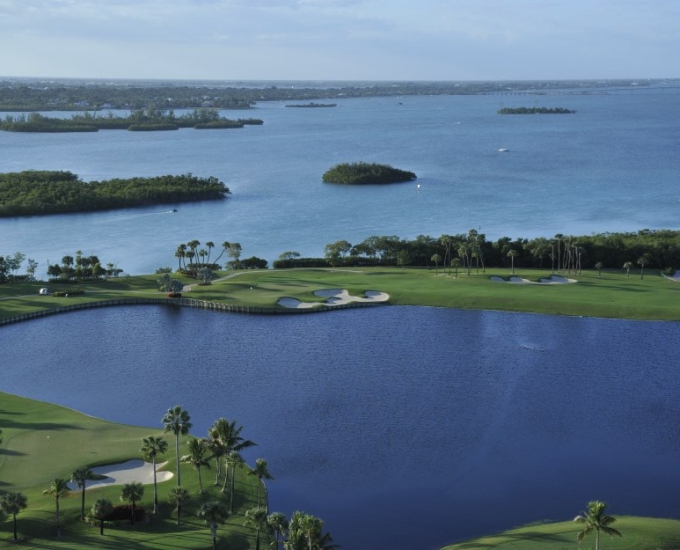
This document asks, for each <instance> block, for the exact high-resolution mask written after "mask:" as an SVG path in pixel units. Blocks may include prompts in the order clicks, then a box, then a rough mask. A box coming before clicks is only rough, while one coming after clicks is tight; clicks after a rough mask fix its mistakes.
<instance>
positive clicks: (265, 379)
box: [0, 90, 680, 550]
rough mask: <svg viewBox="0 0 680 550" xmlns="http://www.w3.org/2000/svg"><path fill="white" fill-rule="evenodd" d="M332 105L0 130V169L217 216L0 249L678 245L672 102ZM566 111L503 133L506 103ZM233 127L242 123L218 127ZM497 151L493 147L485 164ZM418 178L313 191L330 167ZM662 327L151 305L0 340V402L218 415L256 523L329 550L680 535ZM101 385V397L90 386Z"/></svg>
mask: <svg viewBox="0 0 680 550" xmlns="http://www.w3.org/2000/svg"><path fill="white" fill-rule="evenodd" d="M337 103H338V107H337V108H335V109H285V108H284V107H283V103H269V104H260V105H259V106H258V109H257V110H256V111H253V112H251V113H248V114H249V115H252V116H256V117H259V118H262V119H263V120H264V121H265V124H264V125H263V126H254V127H247V128H244V129H242V130H234V131H225V132H218V131H213V132H208V131H206V132H198V131H193V130H180V131H177V132H163V133H157V134H156V133H128V132H116V131H108V132H107V131H102V132H99V133H97V134H87V135H82V134H65V135H35V134H11V133H5V132H0V171H2V172H6V171H18V170H26V169H61V170H71V171H73V172H75V173H77V174H79V175H80V176H81V177H82V178H83V179H85V180H95V179H106V178H112V177H128V176H153V175H158V174H166V173H184V172H192V173H194V174H197V175H202V176H208V175H214V176H217V177H219V178H220V179H221V180H222V181H224V182H225V183H226V184H227V185H228V186H229V187H230V188H231V190H232V191H233V196H232V197H231V198H230V199H229V200H227V201H225V202H221V203H203V204H193V205H177V206H178V210H179V211H178V212H177V213H176V214H172V213H171V212H170V210H171V206H175V205H170V206H168V207H154V208H144V209H134V210H123V211H112V212H105V213H97V214H83V215H71V216H50V217H40V218H38V217H35V218H22V219H12V220H7V219H4V220H0V254H6V253H13V252H15V251H21V252H23V253H25V254H27V256H28V257H30V258H34V259H36V260H37V261H38V262H40V264H41V269H43V270H44V269H45V265H46V262H47V260H50V261H51V262H52V263H54V262H57V261H59V260H60V259H61V257H62V256H64V255H67V254H68V255H73V254H74V253H75V251H76V250H82V251H83V253H84V254H85V255H91V254H96V255H98V256H99V257H100V259H101V260H102V261H103V262H104V263H108V262H113V263H116V264H117V265H118V267H119V268H121V269H123V270H124V271H126V272H128V273H133V274H134V273H148V272H151V271H153V270H155V269H156V268H158V267H161V266H174V265H175V258H174V255H173V254H174V250H175V248H176V247H177V245H178V244H179V243H182V242H187V241H189V240H191V239H198V240H200V241H202V242H205V241H208V240H212V241H214V242H215V243H221V242H223V241H225V240H228V241H238V242H240V243H241V244H242V246H243V257H249V256H251V255H255V256H259V257H264V258H266V259H268V260H270V261H272V260H274V259H275V258H276V257H277V256H278V255H279V254H280V253H281V252H283V251H287V250H294V251H298V252H300V253H301V254H302V255H303V256H318V255H322V254H323V247H324V245H325V244H327V243H330V242H334V241H337V240H339V239H346V240H349V241H350V242H352V243H353V244H356V243H358V242H361V241H362V240H364V239H365V238H367V237H369V236H372V235H397V236H399V237H402V238H413V237H416V236H417V235H419V234H425V235H431V236H434V237H437V236H439V235H441V234H443V233H448V234H452V233H460V232H467V230H468V229H470V228H479V229H480V230H481V232H482V233H486V235H487V236H488V237H489V238H493V239H495V238H498V237H500V236H504V235H507V236H510V237H513V238H515V237H528V238H531V237H535V236H552V235H554V234H556V233H564V234H575V235H578V234H589V233H592V232H603V231H636V230H639V229H643V228H673V229H677V227H678V226H677V223H678V221H677V220H678V219H680V217H679V215H678V214H679V209H680V198H679V197H678V195H677V184H678V174H679V173H680V155H678V154H677V144H678V143H680V127H679V126H678V124H677V120H679V119H680V95H679V94H677V93H674V92H672V91H670V92H669V91H663V90H661V91H650V92H646V93H640V94H636V93H633V94H614V95H588V96H586V95H548V96H544V97H538V98H537V97H536V96H470V97H464V96H461V97H404V98H398V99H397V98H364V99H346V100H338V102H337ZM534 104H538V105H545V106H547V107H567V108H571V109H576V110H577V111H578V112H577V114H574V115H562V116H500V115H496V114H495V113H496V111H497V110H498V109H499V108H501V107H503V106H521V105H527V106H533V105H534ZM223 114H225V115H227V116H231V117H239V116H243V112H232V113H229V112H226V111H225V112H224V113H223ZM499 148H508V149H510V151H509V152H507V153H499V151H498V149H499ZM351 161H369V162H381V163H390V164H392V165H394V166H396V167H399V168H403V169H407V170H412V171H414V172H416V173H417V174H418V176H419V178H418V183H419V184H420V186H421V187H420V191H418V190H417V188H416V186H415V183H414V182H411V183H408V184H401V185H394V186H370V187H361V188H357V187H342V186H333V185H325V184H323V183H321V175H322V174H323V172H324V171H325V170H326V169H328V168H329V167H330V166H332V165H334V164H336V163H339V162H351ZM679 348H680V337H679V336H678V324H677V323H639V322H638V323H635V322H627V321H611V320H596V319H576V318H554V317H541V316H533V315H517V314H502V313H492V312H472V311H453V310H441V309H433V308H407V307H385V308H377V309H371V310H351V311H337V312H333V313H332V314H323V315H304V316H291V317H283V318H281V317H276V318H270V317H258V316H241V315H239V316H234V315H226V314H216V313H210V312H202V311H190V310H182V311H174V310H166V309H155V308H147V307H139V308H125V309H109V310H97V311H94V312H79V313H74V314H67V315H62V316H58V317H52V318H46V319H41V320H36V321H32V322H30V323H25V324H21V325H15V326H9V327H4V328H3V329H2V330H0V365H2V383H1V384H0V389H2V390H3V391H9V392H13V393H17V394H20V395H26V396H30V397H34V398H38V399H44V400H47V401H52V402H57V403H61V404H64V405H68V406H70V407H73V408H76V409H78V410H82V411H84V412H86V413H89V414H94V415H97V416H101V417H104V418H108V419H111V420H117V421H120V422H129V423H134V424H145V425H149V426H158V427H160V418H161V417H162V416H163V414H164V412H165V411H166V409H167V408H168V407H170V406H172V405H174V404H176V403H181V404H182V405H183V406H184V407H186V408H187V409H188V410H189V411H190V412H191V413H192V416H193V419H194V425H195V433H196V434H197V435H202V434H203V433H205V430H206V429H207V427H208V426H209V425H210V424H211V423H212V421H213V420H214V419H216V418H217V417H219V416H226V417H228V418H236V419H238V421H239V422H240V423H241V424H243V425H244V426H245V430H244V431H245V434H246V436H247V437H249V438H251V439H253V440H255V441H257V442H258V443H259V447H257V448H256V449H255V450H254V451H253V452H251V453H250V455H249V456H248V457H247V458H248V459H249V461H250V462H252V461H253V460H254V459H255V458H257V457H259V456H262V457H265V458H267V460H268V461H269V464H270V467H271V470H272V473H273V475H274V476H275V477H276V481H275V482H272V484H271V486H270V489H271V504H272V508H273V509H278V510H282V511H284V512H287V513H290V512H292V511H293V510H295V509H303V510H306V511H308V512H310V513H313V514H316V515H318V516H320V517H322V518H324V519H325V520H326V525H327V527H328V529H329V530H330V531H331V532H332V533H333V534H334V535H335V539H336V541H337V542H338V543H339V544H341V545H342V546H343V547H344V548H348V549H352V550H374V549H377V548H391V549H395V550H412V549H423V550H431V549H433V548H436V547H438V546H440V545H443V544H445V543H448V542H452V541H454V540H460V539H463V538H466V537H470V536H475V535H479V534H483V533H488V532H491V531H494V530H497V529H503V528H507V527H511V526H514V525H518V524H522V523H525V522H529V521H535V520H538V519H569V518H570V517H573V515H574V514H575V513H576V512H578V511H579V510H581V509H582V508H583V506H584V505H585V503H586V502H587V501H589V500H591V499H594V498H597V499H605V500H607V501H609V502H610V508H611V512H612V513H615V514H626V513H631V514H654V515H660V516H677V515H678V514H680V504H678V503H677V498H676V495H677V493H678V489H679V488H680V474H679V473H678V469H677V467H676V465H677V463H678V459H679V458H680V457H679V456H678V454H679V453H680V450H679V448H678V444H677V430H676V427H675V419H677V418H679V417H680V414H679V413H680V410H679V409H680V405H679V404H678V403H677V399H676V396H677V394H678V390H680V374H678V371H677V369H675V368H674V367H673V365H675V364H676V363H677V357H678V355H679V353H678V352H679V351H680V349H679ZM104 388H105V389H104Z"/></svg>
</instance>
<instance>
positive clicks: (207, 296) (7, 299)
mask: <svg viewBox="0 0 680 550" xmlns="http://www.w3.org/2000/svg"><path fill="white" fill-rule="evenodd" d="M223 275H226V274H223ZM515 275H516V276H518V277H522V278H525V279H528V280H530V281H534V282H535V281H539V280H540V279H541V278H546V277H550V275H551V273H550V271H548V270H544V271H538V270H522V271H519V270H518V271H517V273H516V274H515ZM226 276H227V278H225V279H223V280H219V281H216V282H213V284H212V285H209V286H197V285H194V286H192V289H191V291H190V292H185V293H184V296H186V297H190V298H196V299H199V300H207V301H214V302H218V303H224V304H230V305H235V306H257V307H272V308H278V307H279V306H277V301H278V299H279V298H281V297H292V298H297V299H299V300H301V301H309V302H318V301H319V299H318V298H317V297H316V296H314V294H313V292H314V291H315V290H319V289H324V288H346V289H348V290H349V291H350V293H353V294H358V295H361V294H362V293H363V292H365V291H367V290H380V291H383V292H387V293H388V294H389V295H390V303H391V304H398V305H419V306H436V307H450V308H462V309H489V310H499V311H523V312H533V313H545V314H552V315H576V316H586V317H608V318H622V319H641V320H642V319H644V320H671V321H679V320H680V308H679V307H678V304H679V303H680V282H678V281H675V280H670V279H667V278H664V277H662V276H660V275H659V274H658V272H657V273H648V274H646V275H645V277H644V279H643V280H641V279H640V276H639V274H634V275H633V274H631V276H630V277H626V275H625V273H624V272H621V271H611V272H607V271H603V272H602V274H601V275H600V274H598V272H597V271H584V272H583V273H581V274H579V275H571V276H570V277H572V278H574V279H576V280H577V282H576V283H574V284H550V285H548V284H526V285H519V284H510V283H502V282H495V281H493V280H492V277H503V278H506V279H507V278H508V277H509V276H510V273H509V270H500V269H487V270H486V273H481V272H480V273H475V272H473V273H472V274H471V275H470V276H468V275H467V274H465V273H463V272H460V271H459V272H458V274H457V276H456V275H455V273H454V272H448V271H444V270H442V269H440V270H438V271H435V270H426V269H416V268H405V269H401V268H360V269H300V270H297V269H291V270H263V271H243V272H235V273H232V274H230V275H226ZM156 279H157V277H156V276H155V275H146V276H136V277H124V278H119V279H110V280H108V281H103V282H97V283H87V284H84V285H81V287H80V288H83V289H85V291H86V292H85V294H84V295H83V296H76V297H69V298H56V297H53V296H38V288H39V287H40V286H44V285H42V284H38V283H22V284H16V285H12V284H8V285H2V286H0V318H5V317H11V316H14V315H19V314H22V313H28V312H31V311H36V310H40V309H45V308H51V307H55V306H59V305H63V304H73V303H79V302H90V301H96V300H103V299H115V298H120V297H139V296H157V297H163V296H164V295H165V294H164V293H162V292H159V291H158V290H157V285H156ZM184 282H185V283H186V284H193V283H195V281H192V280H188V279H187V280H185V281H184ZM50 286H51V287H52V288H53V289H54V290H64V289H66V290H67V289H69V288H70V289H72V288H74V287H73V285H50Z"/></svg>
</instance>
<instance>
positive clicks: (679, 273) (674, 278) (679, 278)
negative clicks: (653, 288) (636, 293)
mask: <svg viewBox="0 0 680 550" xmlns="http://www.w3.org/2000/svg"><path fill="white" fill-rule="evenodd" d="M662 275H663V273H662ZM663 276H664V277H665V278H666V279H670V280H671V281H675V282H676V283H680V271H676V272H675V273H673V275H663Z"/></svg>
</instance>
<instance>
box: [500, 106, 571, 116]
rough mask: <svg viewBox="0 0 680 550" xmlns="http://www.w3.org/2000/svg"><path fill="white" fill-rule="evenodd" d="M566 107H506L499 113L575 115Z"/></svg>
mask: <svg viewBox="0 0 680 550" xmlns="http://www.w3.org/2000/svg"><path fill="white" fill-rule="evenodd" d="M575 112H576V111H572V110H571V109H565V108H564V107H554V108H548V107H504V108H503V109H500V110H499V111H498V114H499V115H570V114H573V113H575Z"/></svg>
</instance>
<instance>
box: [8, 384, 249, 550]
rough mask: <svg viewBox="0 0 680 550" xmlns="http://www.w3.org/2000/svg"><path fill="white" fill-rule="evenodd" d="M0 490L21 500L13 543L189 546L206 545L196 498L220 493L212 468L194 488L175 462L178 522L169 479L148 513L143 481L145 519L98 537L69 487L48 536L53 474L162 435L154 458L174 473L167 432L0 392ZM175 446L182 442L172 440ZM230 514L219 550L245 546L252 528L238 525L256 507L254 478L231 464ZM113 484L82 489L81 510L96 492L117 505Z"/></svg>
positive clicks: (67, 473) (110, 458)
mask: <svg viewBox="0 0 680 550" xmlns="http://www.w3.org/2000/svg"><path fill="white" fill-rule="evenodd" d="M0 428H1V429H2V432H3V433H2V436H3V443H2V445H1V446H0V492H15V491H20V492H22V493H23V494H24V495H25V496H26V497H27V498H28V507H27V508H26V509H25V510H22V511H21V512H20V513H19V514H18V516H17V524H18V535H19V538H20V539H22V544H20V545H19V547H20V548H55V549H56V548H64V549H69V550H71V549H83V550H85V549H89V548H125V549H140V550H141V549H159V550H160V549H168V548H177V549H180V548H181V549H184V548H187V549H192V548H209V547H211V545H212V539H211V536H210V533H209V530H208V528H207V527H206V526H205V524H204V523H203V521H202V520H200V519H199V518H198V517H197V516H196V510H197V508H198V507H199V505H200V504H201V503H202V502H205V501H207V500H213V499H216V498H224V499H225V501H226V502H228V493H227V494H226V495H222V493H220V491H219V489H220V488H219V487H215V486H214V485H212V481H213V480H214V470H204V472H203V477H204V488H205V493H204V494H202V495H201V494H199V491H198V481H197V476H196V472H195V471H194V470H193V469H192V468H191V467H190V466H188V465H183V466H182V486H183V487H185V488H187V489H188V490H189V492H190V494H191V495H192V502H191V503H190V505H188V506H187V507H186V509H185V510H184V511H183V520H182V525H181V526H180V527H177V526H176V524H175V515H174V512H173V506H172V505H171V504H170V502H169V501H168V493H169V491H170V489H172V488H173V487H175V486H176V482H175V480H174V479H172V480H170V481H166V482H164V483H159V485H158V490H159V504H160V514H159V516H158V517H154V516H153V514H152V513H151V512H152V505H153V485H146V486H145V493H144V498H143V500H142V502H141V503H140V505H141V506H143V507H144V508H145V509H146V510H147V518H148V521H146V522H144V523H141V524H140V523H138V524H136V525H135V526H134V527H132V526H130V525H129V523H128V522H116V524H115V525H113V524H112V525H107V526H106V528H105V530H104V536H103V537H101V536H100V535H99V529H98V525H97V526H94V525H89V524H87V523H83V522H81V521H80V492H79V491H76V492H74V493H69V497H68V498H65V499H62V500H61V501H60V502H61V525H62V536H61V539H59V540H57V538H56V525H55V513H54V512H55V502H54V499H52V498H50V497H48V496H45V495H43V494H42V491H43V490H44V489H46V488H47V486H48V485H49V483H50V481H51V480H53V479H54V478H56V477H63V478H67V479H69V478H70V477H71V473H72V472H73V470H75V469H76V468H78V467H80V466H87V467H92V466H96V465H102V464H111V463H117V462H121V461H125V460H128V459H133V458H134V459H138V458H140V454H139V448H140V447H141V439H142V438H143V437H147V436H149V435H154V436H159V435H163V436H164V437H165V439H166V440H167V441H168V452H167V454H166V455H164V456H163V457H160V460H159V461H166V460H167V461H168V465H167V466H166V467H167V468H169V469H170V470H171V471H174V464H175V454H174V448H175V446H174V435H173V434H163V431H162V425H161V423H160V419H159V426H156V427H152V428H140V427H135V426H126V425H122V424H115V423H112V422H106V421H104V420H100V419H97V418H93V417H90V416H86V415H83V414H81V413H78V412H76V411H73V410H71V409H67V408H64V407H60V406H56V405H51V404H48V403H43V402H40V401H35V400H32V399H26V398H23V397H17V396H14V395H9V394H6V393H0ZM180 452H181V453H185V452H186V445H185V444H184V443H183V442H181V443H180ZM236 481H237V483H236V500H235V504H236V510H235V512H236V514H234V515H233V516H231V517H230V518H229V520H228V523H227V525H226V526H225V527H221V528H220V530H219V538H220V546H219V547H220V548H229V549H235V550H246V549H248V548H250V547H253V548H254V547H255V541H254V532H253V530H252V529H249V528H246V527H244V526H243V523H244V516H243V514H244V512H245V510H246V509H248V508H251V507H253V506H255V505H256V500H257V479H256V478H255V477H254V476H251V475H247V468H245V467H244V468H239V469H238V470H237V477H236ZM120 493H121V486H119V485H118V486H109V487H105V488H97V489H90V490H88V491H87V494H86V510H89V508H90V507H91V505H92V503H93V502H94V501H95V500H96V499H98V498H108V499H109V500H111V502H112V503H113V504H114V505H116V504H120V503H121V501H120ZM11 539H12V520H11V517H5V518H3V520H2V521H0V548H10V547H11V548H15V547H16V545H15V544H14V543H13V542H12V541H11Z"/></svg>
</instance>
